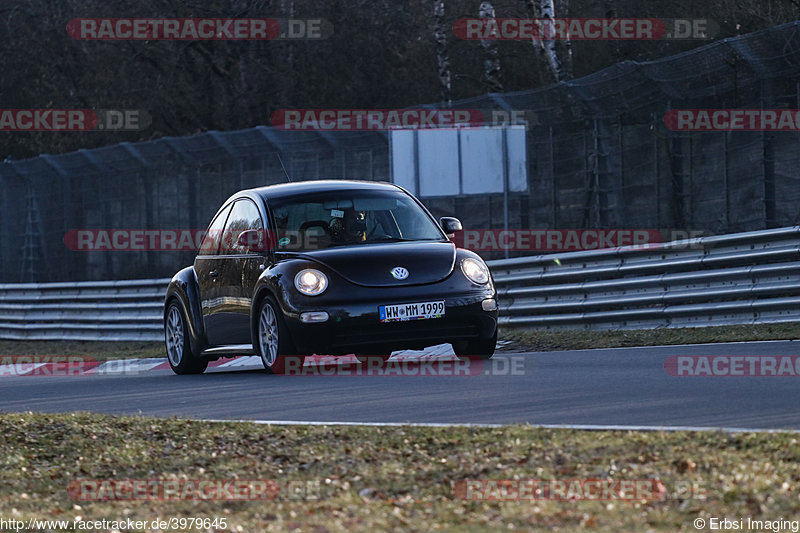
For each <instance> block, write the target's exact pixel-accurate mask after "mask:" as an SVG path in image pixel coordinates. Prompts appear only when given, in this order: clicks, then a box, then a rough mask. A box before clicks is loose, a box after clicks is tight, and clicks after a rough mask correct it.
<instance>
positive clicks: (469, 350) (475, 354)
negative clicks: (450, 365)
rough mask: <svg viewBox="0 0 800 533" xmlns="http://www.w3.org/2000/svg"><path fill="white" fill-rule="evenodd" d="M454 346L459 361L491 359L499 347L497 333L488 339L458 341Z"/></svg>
mask: <svg viewBox="0 0 800 533" xmlns="http://www.w3.org/2000/svg"><path fill="white" fill-rule="evenodd" d="M452 344H453V351H454V352H456V355H457V356H458V357H459V359H483V360H486V359H491V358H492V356H493V355H494V349H495V347H496V346H497V332H496V331H495V333H494V335H493V336H492V337H489V338H488V339H475V340H470V341H457V342H454V343H452Z"/></svg>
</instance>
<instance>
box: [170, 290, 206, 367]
mask: <svg viewBox="0 0 800 533" xmlns="http://www.w3.org/2000/svg"><path fill="white" fill-rule="evenodd" d="M188 329H189V328H188V327H187V325H186V316H185V315H184V313H183V309H182V308H181V306H180V305H179V304H178V302H176V301H174V300H173V301H172V302H170V304H169V306H167V312H166V314H165V315H164V344H165V345H166V348H167V360H168V361H169V367H170V368H171V369H172V371H173V372H175V373H176V374H179V375H184V374H202V373H203V372H205V371H206V368H207V367H208V360H206V359H201V358H199V357H197V355H196V354H194V353H193V352H192V346H191V343H190V342H189V335H188Z"/></svg>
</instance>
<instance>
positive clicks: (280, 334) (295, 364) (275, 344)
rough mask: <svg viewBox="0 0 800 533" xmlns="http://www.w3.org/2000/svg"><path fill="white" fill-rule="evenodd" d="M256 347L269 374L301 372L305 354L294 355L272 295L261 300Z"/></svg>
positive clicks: (287, 332) (287, 333)
mask: <svg viewBox="0 0 800 533" xmlns="http://www.w3.org/2000/svg"><path fill="white" fill-rule="evenodd" d="M257 334H258V338H257V339H256V347H257V349H258V355H259V356H260V357H261V363H262V364H263V365H264V368H265V369H266V370H267V372H269V373H271V374H285V373H294V372H297V373H299V372H301V371H302V369H303V363H304V362H305V356H302V355H296V350H295V349H294V346H293V345H292V341H291V339H290V338H289V331H288V329H287V328H286V324H285V323H284V321H283V316H282V315H281V312H280V308H279V307H278V304H277V303H276V302H275V300H274V299H272V297H269V296H268V297H266V298H264V300H263V301H262V302H261V307H260V310H259V313H258V328H257Z"/></svg>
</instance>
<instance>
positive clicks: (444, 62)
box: [433, 0, 453, 107]
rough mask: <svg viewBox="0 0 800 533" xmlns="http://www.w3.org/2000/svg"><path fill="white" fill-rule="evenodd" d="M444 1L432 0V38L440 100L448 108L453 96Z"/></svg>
mask: <svg viewBox="0 0 800 533" xmlns="http://www.w3.org/2000/svg"><path fill="white" fill-rule="evenodd" d="M444 12H445V11H444V0H433V19H434V24H435V26H434V30H433V36H434V39H436V63H437V64H438V65H439V83H440V84H441V100H442V102H444V104H445V105H446V106H448V107H449V106H450V104H451V102H452V101H453V95H452V91H451V86H450V80H451V76H450V56H449V55H448V53H447V27H446V25H445V18H444Z"/></svg>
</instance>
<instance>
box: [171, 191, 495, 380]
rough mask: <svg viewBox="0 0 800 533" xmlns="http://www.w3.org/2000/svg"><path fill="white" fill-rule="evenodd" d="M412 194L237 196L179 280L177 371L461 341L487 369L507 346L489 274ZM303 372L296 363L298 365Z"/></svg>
mask: <svg viewBox="0 0 800 533" xmlns="http://www.w3.org/2000/svg"><path fill="white" fill-rule="evenodd" d="M457 231H461V223H460V222H459V221H458V219H455V218H449V217H445V218H442V219H440V221H439V223H438V224H437V223H436V220H435V219H434V218H433V216H432V215H431V214H430V212H428V210H427V209H426V208H425V207H424V206H423V205H422V204H421V203H420V202H419V201H418V200H417V199H416V198H414V197H413V196H412V195H411V194H409V193H408V192H406V191H405V190H404V189H402V188H401V187H398V186H396V185H392V184H388V183H377V182H364V181H343V180H330V181H308V182H295V183H286V184H281V185H272V186H269V187H262V188H258V189H250V190H245V191H241V192H238V193H236V194H234V195H233V196H231V197H230V198H229V199H228V200H227V201H225V203H224V204H223V205H222V207H221V208H220V209H219V211H217V213H216V215H215V216H214V218H213V220H212V221H211V224H210V226H209V228H208V231H207V232H206V234H205V237H204V240H203V243H202V245H201V247H200V251H199V253H198V255H197V257H196V259H195V261H194V266H190V267H187V268H184V269H183V270H181V271H180V272H178V273H177V274H175V276H174V277H173V278H172V281H171V282H170V284H169V288H168V289H167V295H166V300H165V305H164V331H165V337H166V347H167V355H168V358H169V364H170V366H171V367H172V370H173V371H174V372H175V373H177V374H191V373H201V372H203V371H204V370H205V369H206V366H207V365H208V362H209V361H211V360H216V359H219V358H220V357H231V356H234V355H254V354H257V355H259V356H260V357H261V360H262V362H263V363H264V367H265V368H266V369H267V370H268V371H270V372H273V373H281V372H284V371H285V368H286V356H296V357H297V358H299V362H300V364H302V360H303V357H305V356H306V355H309V354H314V353H317V354H330V355H341V354H351V353H352V354H355V355H356V357H358V358H359V360H360V361H361V362H362V363H363V362H364V361H365V360H366V359H367V358H368V357H375V358H379V359H380V360H381V361H385V360H386V359H388V357H389V355H390V354H391V352H392V351H393V350H400V349H422V348H425V347H427V346H432V345H435V344H442V343H452V345H453V348H454V350H455V352H456V354H457V355H459V356H462V357H479V358H483V359H488V358H490V357H491V356H492V354H493V353H494V349H495V344H496V341H497V300H496V291H495V288H494V283H493V280H492V276H491V274H490V272H489V269H488V268H487V267H486V264H485V263H484V262H483V260H482V259H481V258H480V257H479V256H477V255H476V254H474V253H472V252H470V251H467V250H463V249H460V248H456V246H455V245H454V244H453V243H452V242H450V239H449V238H448V236H449V235H452V234H454V233H455V232H457ZM295 364H297V363H296V362H295Z"/></svg>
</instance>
